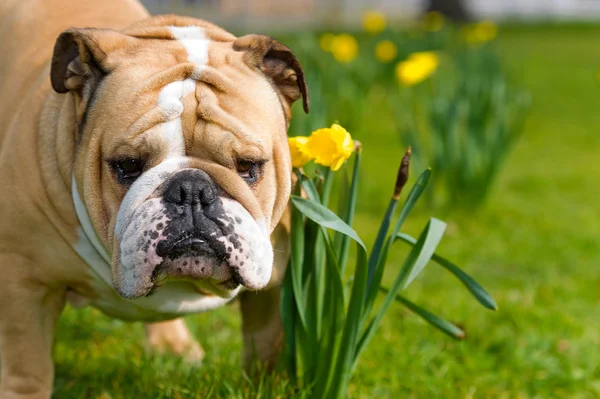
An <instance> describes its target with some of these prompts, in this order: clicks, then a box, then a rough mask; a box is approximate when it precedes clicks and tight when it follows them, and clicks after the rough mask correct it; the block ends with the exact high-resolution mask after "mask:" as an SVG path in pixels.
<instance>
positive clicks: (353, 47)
mask: <svg viewBox="0 0 600 399" xmlns="http://www.w3.org/2000/svg"><path fill="white" fill-rule="evenodd" d="M331 54H333V58H335V59H336V60H337V61H338V62H344V63H345V62H350V61H352V60H354V59H355V58H356V56H357V55H358V42H357V41H356V38H355V37H354V36H352V35H349V34H347V33H342V34H340V35H337V36H335V37H334V38H333V39H332V41H331Z"/></svg>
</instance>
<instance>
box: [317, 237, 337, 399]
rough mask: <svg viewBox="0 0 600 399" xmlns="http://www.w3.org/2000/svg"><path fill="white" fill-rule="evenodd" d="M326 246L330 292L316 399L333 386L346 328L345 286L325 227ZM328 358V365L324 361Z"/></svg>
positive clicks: (328, 291)
mask: <svg viewBox="0 0 600 399" xmlns="http://www.w3.org/2000/svg"><path fill="white" fill-rule="evenodd" d="M322 232H323V235H324V242H325V247H326V249H327V267H326V268H325V269H326V272H327V273H326V275H325V276H324V277H325V278H324V279H325V281H326V285H327V290H326V291H325V307H326V308H325V309H326V313H324V314H323V315H322V317H323V335H322V339H321V340H320V346H321V347H320V354H319V359H318V361H317V365H315V369H316V382H315V386H314V387H313V389H312V395H313V396H314V397H316V398H319V397H324V396H323V395H324V394H325V392H326V391H327V389H328V388H329V386H330V385H331V383H332V381H333V377H334V375H335V374H336V373H337V370H336V369H335V368H333V367H331V364H333V363H334V362H335V359H336V358H337V356H338V351H339V349H340V341H341V334H339V333H338V332H339V331H340V329H341V328H343V325H344V324H343V323H344V319H345V314H344V304H345V300H344V285H343V281H342V276H341V274H340V265H339V264H338V260H337V257H336V253H335V251H334V249H333V247H332V245H331V240H330V239H329V236H328V235H327V232H326V231H325V229H324V228H322ZM323 359H329V360H330V361H329V362H325V361H323Z"/></svg>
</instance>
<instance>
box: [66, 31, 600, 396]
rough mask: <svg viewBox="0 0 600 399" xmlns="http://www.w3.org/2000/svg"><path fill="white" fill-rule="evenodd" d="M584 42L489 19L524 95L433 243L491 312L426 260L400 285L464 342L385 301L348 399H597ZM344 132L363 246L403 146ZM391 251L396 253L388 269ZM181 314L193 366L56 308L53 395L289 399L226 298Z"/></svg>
mask: <svg viewBox="0 0 600 399" xmlns="http://www.w3.org/2000/svg"><path fill="white" fill-rule="evenodd" d="M598 43H600V26H575V25H561V26H549V25H544V26H537V27H535V26H505V27H503V29H501V33H500V39H499V47H500V51H501V53H502V55H503V56H504V60H505V62H506V63H507V64H508V65H510V67H511V68H512V69H513V70H514V72H515V73H516V74H517V76H519V77H520V78H521V79H522V80H523V81H524V83H525V85H526V87H527V88H528V89H529V90H530V91H531V93H532V95H533V108H532V113H531V116H530V118H529V120H528V124H527V127H526V132H525V134H524V136H523V138H522V140H521V141H520V142H519V143H518V144H517V146H516V148H515V149H514V151H513V152H512V153H511V154H510V156H509V158H508V160H507V163H506V167H505V168H504V169H503V170H502V172H501V175H500V178H499V180H498V182H497V184H496V186H495V187H494V190H493V193H492V195H491V196H490V199H489V202H488V204H487V206H486V207H485V208H484V209H482V210H481V211H479V212H477V213H472V214H465V213H457V212H444V214H439V213H437V214H436V215H434V216H441V217H442V218H443V219H444V220H446V221H447V222H448V223H449V228H448V233H447V236H446V237H445V239H444V241H443V242H442V245H441V248H440V251H439V253H441V254H443V255H445V256H446V257H448V258H449V259H452V260H454V261H455V262H456V263H457V264H458V265H460V266H462V267H463V268H464V269H465V270H466V271H467V272H469V273H470V274H472V275H473V276H474V277H475V278H477V279H478V280H479V281H480V282H481V283H482V284H483V285H484V286H485V287H486V288H487V289H488V290H489V291H490V292H491V293H492V294H493V295H494V297H495V299H496V301H497V302H498V304H499V306H500V310H499V311H498V312H496V313H492V312H489V311H486V310H485V309H483V308H482V307H480V306H479V305H478V304H477V303H476V302H475V301H474V300H473V299H472V298H471V297H470V296H469V295H468V294H467V293H466V291H465V290H464V289H463V288H462V286H460V285H459V283H458V282H457V281H456V280H455V279H454V278H453V277H452V276H451V275H449V274H448V273H446V272H445V271H444V270H443V269H441V268H439V267H437V266H436V265H430V266H429V267H428V269H426V272H425V273H424V276H423V277H422V278H420V279H419V281H417V282H416V283H415V284H413V285H412V286H411V288H410V289H409V291H408V292H407V296H408V297H409V298H410V299H412V300H414V301H416V302H417V303H419V304H421V305H423V306H425V307H427V308H428V309H431V310H434V311H436V312H438V313H439V314H441V315H442V316H445V317H447V318H448V319H450V320H452V321H454V322H456V323H458V324H460V325H461V326H462V327H463V328H464V329H465V331H466V333H467V339H466V340H465V341H463V342H455V341H452V340H450V339H449V338H447V337H446V336H445V335H443V334H442V333H440V332H438V331H436V330H433V329H432V328H430V327H429V326H427V325H425V324H424V323H423V322H422V321H421V320H420V319H418V318H417V317H415V316H413V315H411V314H409V313H408V312H407V311H406V310H405V309H404V308H402V307H401V306H399V305H398V306H395V307H393V309H392V310H391V312H390V313H389V314H388V316H387V318H386V320H385V321H384V323H383V326H382V328H381V329H380V330H379V332H378V333H377V336H376V338H375V339H374V340H373V342H372V344H371V346H370V347H369V348H368V350H367V351H366V353H365V355H364V357H363V358H362V362H361V364H360V366H359V368H358V370H357V371H356V374H355V378H354V379H353V382H352V384H351V387H350V391H349V394H350V396H351V397H356V398H374V397H414V398H431V397H440V398H555V397H556V398H597V397H600V350H599V348H600V322H599V320H600V289H599V287H600V269H599V268H598V266H600V244H599V243H598V240H600V201H599V198H600V178H599V177H598V174H597V170H596V169H597V166H594V165H598V158H599V154H600V131H599V127H600V112H599V111H598V108H597V107H598V103H596V102H595V101H598V98H599V96H598V92H599V90H600V81H599V80H598V79H597V75H596V71H598V69H600V46H598ZM357 138H358V139H360V140H361V141H362V142H363V145H364V148H365V150H364V165H363V166H364V167H363V171H362V174H363V180H362V182H363V183H362V184H363V185H362V188H361V189H362V191H361V195H362V196H361V198H360V200H359V215H358V218H357V222H356V225H355V226H356V228H357V230H359V231H360V232H361V234H362V235H363V236H365V237H366V242H372V239H373V236H374V234H375V229H376V228H377V225H378V221H379V217H380V215H381V213H382V212H383V209H384V207H385V205H386V203H387V199H388V195H389V194H390V191H391V188H392V187H391V185H392V184H393V181H394V177H395V176H394V175H395V169H396V166H397V162H398V161H399V158H400V156H401V153H402V148H401V146H400V144H399V142H398V138H397V137H396V135H395V133H394V132H377V134H372V135H370V136H368V137H357ZM434 173H435V171H434ZM415 174H416V173H415V171H413V177H414V175H415ZM367 177H368V179H367ZM428 216H430V215H429V214H428V213H427V212H425V211H420V212H419V213H417V214H415V216H414V217H413V218H412V219H411V221H410V222H409V223H408V226H407V230H408V231H409V232H410V233H415V234H416V233H418V231H419V229H420V228H421V227H422V226H423V224H424V223H425V221H426V219H427V217H428ZM404 254H405V252H402V251H401V250H398V251H397V252H395V253H394V257H393V258H392V260H397V262H395V263H394V262H393V263H391V264H390V265H391V266H390V268H389V269H390V270H389V272H390V276H391V275H392V272H393V269H396V270H397V267H396V266H395V265H397V264H399V262H400V260H401V259H402V256H403V255H404ZM388 277H389V276H388ZM187 321H188V323H189V325H190V326H191V328H192V330H193V332H194V334H195V336H196V337H198V339H199V340H200V342H201V343H202V345H203V346H204V348H205V349H206V352H207V357H206V360H205V365H204V366H203V367H202V368H199V369H194V368H190V367H188V366H186V365H184V364H182V363H181V362H180V361H179V360H177V359H174V358H171V357H168V356H157V357H151V356H148V355H146V354H145V350H144V334H143V327H142V325H141V324H139V323H134V324H128V323H123V322H120V321H115V320H111V319H109V318H107V317H104V316H103V315H101V314H100V313H99V312H97V311H95V310H92V309H86V310H78V311H76V310H73V309H67V310H66V311H65V313H64V316H63V318H62V319H61V321H60V324H59V329H58V336H57V342H56V349H55V359H56V381H55V397H56V398H95V397H100V398H137V397H141V398H188V397H198V398H205V397H251V398H254V397H262V398H269V397H275V396H277V395H280V396H281V397H286V396H287V397H290V396H293V395H292V394H291V392H292V390H291V388H290V386H289V385H288V384H287V382H286V381H285V380H284V379H282V378H281V377H277V376H276V377H274V378H267V379H265V380H264V381H263V382H262V383H256V382H250V381H249V380H247V379H246V378H245V377H244V376H243V374H242V373H241V371H240V368H239V360H240V356H239V353H240V348H241V340H240V332H239V326H240V320H239V316H238V312H237V304H233V305H231V306H228V307H226V308H223V309H219V310H217V311H215V312H212V313H208V314H201V315H196V316H192V317H188V318H187Z"/></svg>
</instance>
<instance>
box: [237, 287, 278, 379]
mask: <svg viewBox="0 0 600 399" xmlns="http://www.w3.org/2000/svg"><path fill="white" fill-rule="evenodd" d="M279 293H280V287H279V286H275V287H273V288H270V289H268V290H265V291H258V292H252V291H246V292H243V293H242V294H241V295H240V308H241V311H242V335H243V341H244V349H243V354H242V362H243V365H244V368H245V369H246V370H250V369H251V368H252V366H253V365H254V362H256V361H260V362H261V363H262V365H263V366H264V367H265V368H266V369H267V370H270V369H272V368H273V366H275V363H276V362H277V359H278V358H279V353H280V352H281V348H282V343H283V326H282V324H281V315H280V313H279Z"/></svg>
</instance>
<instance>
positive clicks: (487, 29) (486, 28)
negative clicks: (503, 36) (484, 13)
mask: <svg viewBox="0 0 600 399" xmlns="http://www.w3.org/2000/svg"><path fill="white" fill-rule="evenodd" d="M497 35H498V27H497V26H496V24H495V23H493V22H492V21H482V22H479V23H476V24H471V25H467V26H465V27H464V28H463V36H464V38H465V41H466V42H467V43H469V44H473V45H477V44H482V43H486V42H489V41H491V40H494V39H495V38H496V36H497Z"/></svg>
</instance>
